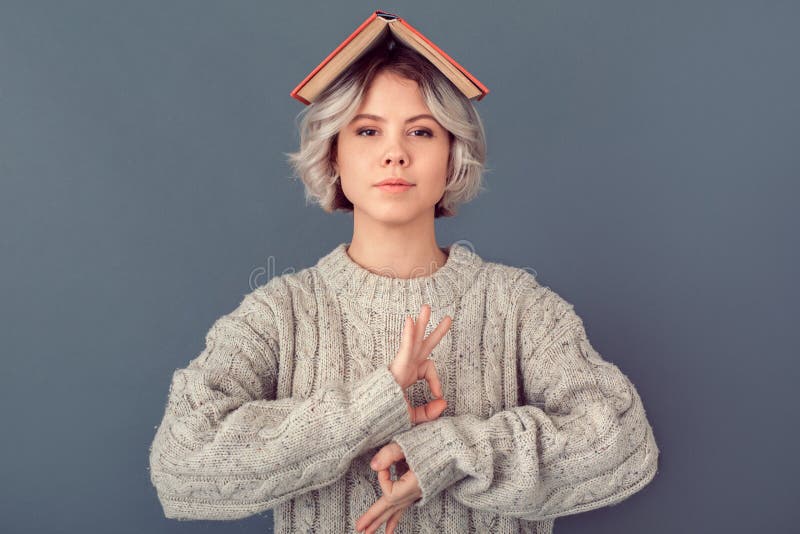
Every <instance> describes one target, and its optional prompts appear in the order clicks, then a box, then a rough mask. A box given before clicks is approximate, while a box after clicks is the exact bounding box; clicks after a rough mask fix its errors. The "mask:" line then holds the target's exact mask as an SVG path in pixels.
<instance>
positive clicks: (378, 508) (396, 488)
mask: <svg viewBox="0 0 800 534" xmlns="http://www.w3.org/2000/svg"><path fill="white" fill-rule="evenodd" d="M405 459H406V457H405V455H404V454H403V449H401V448H400V445H398V444H397V443H395V442H391V443H388V444H386V445H384V446H383V448H381V450H379V451H378V452H377V453H376V454H375V456H373V457H372V462H371V463H370V467H371V468H372V470H373V471H377V472H378V482H379V483H380V485H381V489H382V490H383V496H382V497H381V498H380V499H378V500H377V501H376V502H375V504H373V505H372V506H371V507H370V508H369V510H367V511H366V512H365V513H364V515H362V516H361V517H359V518H358V521H356V530H357V531H358V532H366V533H367V534H373V533H374V532H376V531H377V530H378V529H379V528H380V526H381V525H382V524H383V523H384V522H386V534H393V532H394V529H395V528H396V527H397V524H398V523H399V522H400V517H401V516H402V515H403V512H405V511H406V508H408V507H409V506H411V505H412V504H414V501H416V500H417V499H419V498H421V497H422V490H421V489H420V487H419V481H418V480H417V475H415V474H414V472H413V471H412V470H411V469H410V468H409V467H408V464H406V462H405ZM395 463H396V464H397V465H396V466H395V471H396V472H397V475H398V476H400V475H401V474H402V476H400V478H399V480H396V481H393V480H392V479H391V476H390V472H389V467H390V466H391V465H392V464H395ZM387 521H388V522H387Z"/></svg>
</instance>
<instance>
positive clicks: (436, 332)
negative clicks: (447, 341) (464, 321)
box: [414, 315, 453, 359]
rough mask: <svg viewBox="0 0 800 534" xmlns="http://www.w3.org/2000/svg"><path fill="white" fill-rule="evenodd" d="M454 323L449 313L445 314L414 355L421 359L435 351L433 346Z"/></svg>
mask: <svg viewBox="0 0 800 534" xmlns="http://www.w3.org/2000/svg"><path fill="white" fill-rule="evenodd" d="M452 324H453V319H451V318H450V316H449V315H445V316H444V318H442V320H441V321H439V324H437V325H436V328H434V329H433V332H431V333H430V335H428V337H426V338H425V342H424V343H423V344H422V346H421V347H420V349H419V352H418V353H416V354H414V357H416V358H420V359H422V358H427V357H428V355H429V354H430V353H431V352H432V351H433V348H434V347H435V346H436V345H438V344H439V341H441V340H442V338H443V337H444V335H445V334H446V333H447V331H448V330H449V329H450V325H452Z"/></svg>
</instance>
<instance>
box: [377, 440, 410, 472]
mask: <svg viewBox="0 0 800 534" xmlns="http://www.w3.org/2000/svg"><path fill="white" fill-rule="evenodd" d="M405 457H406V455H405V454H403V449H402V448H401V447H400V445H398V444H397V443H395V442H394V441H391V442H389V443H387V444H386V445H384V446H383V447H382V448H381V450H379V451H378V452H376V453H375V456H373V457H372V460H371V461H370V463H369V466H370V467H371V468H372V470H373V471H377V470H379V469H388V468H389V466H390V465H392V464H393V463H395V462H397V461H399V460H404V459H405Z"/></svg>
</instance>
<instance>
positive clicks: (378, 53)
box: [284, 36, 486, 217]
mask: <svg viewBox="0 0 800 534" xmlns="http://www.w3.org/2000/svg"><path fill="white" fill-rule="evenodd" d="M382 71H389V72H392V73H395V74H397V75H399V76H401V77H402V78H406V79H409V80H413V81H415V82H417V84H418V85H419V89H420V92H421V94H422V97H423V100H424V101H425V104H426V105H427V106H428V109H430V111H431V114H432V115H433V116H434V117H435V118H436V120H437V121H438V122H439V124H441V125H442V127H443V128H444V129H445V130H447V131H448V132H449V134H450V156H449V161H448V168H447V181H446V185H445V192H444V194H443V195H442V198H441V199H440V200H439V201H438V202H437V203H436V207H435V211H434V217H442V216H444V217H451V216H453V215H455V214H456V213H457V206H458V205H459V204H463V203H466V202H469V201H470V200H472V199H473V198H475V197H476V196H477V195H478V193H480V191H482V190H484V189H485V188H484V187H483V185H482V178H483V174H484V172H485V162H486V134H485V132H484V128H483V123H482V122H481V119H480V117H479V116H478V112H477V111H476V110H475V107H474V106H473V104H472V102H471V101H470V100H469V99H468V98H467V97H466V96H464V94H463V93H462V92H461V91H459V90H458V88H457V87H456V86H455V85H453V84H452V82H450V80H448V79H447V77H446V76H444V75H443V74H442V73H441V72H440V71H439V70H438V69H437V68H436V67H435V66H434V65H433V64H431V63H430V62H429V61H428V60H427V59H425V58H424V57H423V56H422V55H420V54H419V53H417V52H416V51H414V50H412V49H411V48H408V47H407V46H405V45H403V44H401V43H399V42H397V41H395V40H394V39H392V38H391V36H389V38H387V39H384V40H383V41H381V42H380V43H379V44H377V45H376V46H375V47H373V48H372V49H370V51H368V52H366V53H365V54H364V55H363V56H361V57H360V58H359V59H357V60H356V61H355V62H353V63H352V64H351V65H350V66H349V67H348V68H347V69H346V70H345V71H344V72H342V74H341V75H339V77H337V78H336V80H334V81H333V83H331V85H329V86H328V87H327V88H326V89H325V91H323V92H322V93H321V94H320V95H319V97H318V98H317V99H316V100H315V101H314V102H312V103H311V104H309V105H307V106H306V107H305V108H304V109H303V110H302V111H301V112H300V113H299V114H298V115H297V118H296V120H295V123H296V125H297V127H298V130H299V132H300V150H299V151H297V152H293V153H285V154H284V155H285V156H287V157H288V160H289V164H290V165H291V167H292V169H293V171H294V174H295V175H296V176H297V177H298V178H299V179H300V180H301V181H302V182H303V184H305V199H306V205H308V204H311V203H317V204H319V205H320V207H321V208H322V209H323V210H324V211H326V212H328V213H331V212H334V211H336V210H340V211H353V204H352V203H351V202H350V201H349V200H348V199H347V197H345V195H344V192H343V191H342V186H341V180H340V177H339V176H338V175H337V173H336V171H335V169H334V167H333V161H335V156H336V147H337V140H338V135H339V132H340V131H341V130H342V129H343V128H344V127H345V126H347V124H349V123H350V121H351V120H352V118H353V117H354V116H355V114H356V111H357V110H358V108H359V106H360V105H361V102H362V100H363V98H364V95H365V94H366V92H367V90H368V89H369V86H370V84H371V82H372V80H373V79H374V78H375V76H376V75H377V74H378V73H380V72H382ZM298 119H299V125H298V124H297V122H298Z"/></svg>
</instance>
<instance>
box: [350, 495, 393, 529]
mask: <svg viewBox="0 0 800 534" xmlns="http://www.w3.org/2000/svg"><path fill="white" fill-rule="evenodd" d="M387 508H389V501H388V499H386V497H381V498H380V499H378V500H377V501H375V503H374V504H373V505H372V506H370V507H369V510H367V511H366V512H364V515H362V516H361V517H359V518H358V521H356V530H357V531H359V532H363V531H364V529H367V528H369V525H371V524H372V522H373V521H375V520H376V519H377V518H378V517H380V516H381V515H383V513H384V512H385V511H386V509H387Z"/></svg>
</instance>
